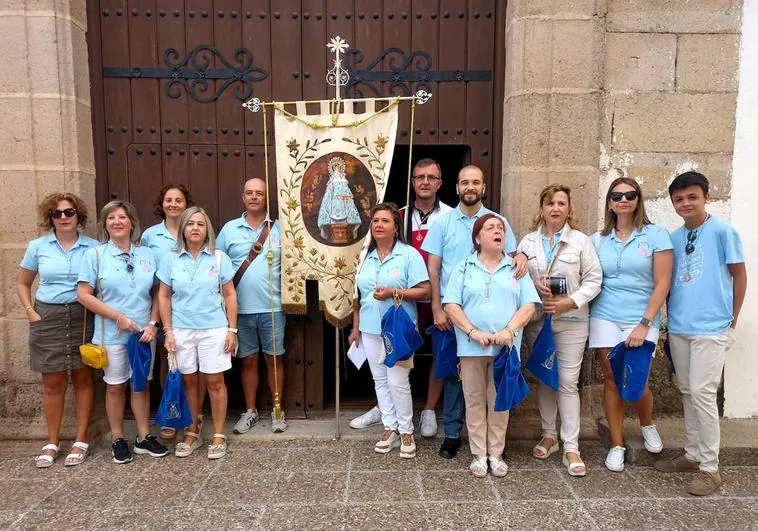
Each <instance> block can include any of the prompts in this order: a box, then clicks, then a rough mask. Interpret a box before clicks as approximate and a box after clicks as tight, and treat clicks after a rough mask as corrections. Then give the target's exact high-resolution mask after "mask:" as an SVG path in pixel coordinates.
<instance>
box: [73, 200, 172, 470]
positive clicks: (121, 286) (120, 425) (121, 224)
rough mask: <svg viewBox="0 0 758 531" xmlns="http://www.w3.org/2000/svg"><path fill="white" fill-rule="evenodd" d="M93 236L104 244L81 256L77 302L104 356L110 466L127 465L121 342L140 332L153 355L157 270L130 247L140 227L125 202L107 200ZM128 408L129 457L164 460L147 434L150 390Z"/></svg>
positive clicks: (136, 395) (125, 369) (126, 371)
mask: <svg viewBox="0 0 758 531" xmlns="http://www.w3.org/2000/svg"><path fill="white" fill-rule="evenodd" d="M97 232H98V238H99V239H100V241H102V242H105V243H104V244H103V245H100V246H98V247H95V248H94V249H91V250H89V251H88V252H87V254H86V255H85V256H84V262H83V264H82V267H81V270H80V271H79V288H78V292H79V301H80V302H81V303H82V304H83V305H84V306H86V307H87V309H88V310H90V311H92V312H93V313H95V314H96V315H97V317H96V319H95V333H94V336H93V342H94V343H96V344H102V345H104V346H105V349H106V351H107V353H108V365H106V366H105V367H104V368H103V381H105V383H106V384H107V390H106V394H105V412H106V414H107V416H108V422H109V424H110V428H111V438H112V441H113V444H112V446H111V454H112V456H113V461H114V462H115V463H119V464H123V463H128V462H130V461H131V460H132V453H131V451H130V450H129V444H128V443H127V441H126V436H125V432H124V408H125V405H126V386H127V384H128V383H129V380H130V378H131V376H132V370H131V367H130V365H129V355H128V352H127V343H128V341H129V336H131V335H132V333H134V332H140V333H141V336H140V338H139V341H140V342H142V343H150V347H151V350H152V351H153V354H155V336H156V333H157V330H156V327H155V324H156V322H157V320H158V288H157V286H156V283H155V274H156V271H157V269H158V267H157V264H156V263H155V257H154V256H153V253H152V251H150V249H148V248H147V247H137V246H135V244H136V243H137V242H139V236H140V228H139V221H138V220H137V211H136V209H135V208H134V206H133V205H132V204H131V203H127V202H125V201H111V202H110V203H108V204H107V205H105V206H104V207H103V209H102V210H101V211H100V219H99V220H98V223H97ZM151 368H152V362H151ZM151 372H152V371H151ZM149 378H150V377H149V376H148V379H149ZM130 405H131V408H132V412H133V413H134V419H135V420H136V422H137V439H136V441H135V442H134V453H136V454H147V455H150V456H152V457H163V456H165V455H167V454H168V449H167V448H166V447H165V446H163V445H162V444H161V443H160V442H159V441H158V439H157V437H155V435H152V434H151V433H150V386H149V385H147V386H145V389H144V391H141V392H135V391H134V389H132V393H131V400H130Z"/></svg>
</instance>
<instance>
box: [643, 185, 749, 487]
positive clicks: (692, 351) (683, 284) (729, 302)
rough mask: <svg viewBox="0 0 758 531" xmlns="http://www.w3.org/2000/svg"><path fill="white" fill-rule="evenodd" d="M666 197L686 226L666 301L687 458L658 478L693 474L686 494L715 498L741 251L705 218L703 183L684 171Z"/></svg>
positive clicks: (661, 465)
mask: <svg viewBox="0 0 758 531" xmlns="http://www.w3.org/2000/svg"><path fill="white" fill-rule="evenodd" d="M669 195H670V196H671V202H672V203H673V204H674V209H675V210H676V213H677V214H679V216H681V218H682V219H683V220H684V225H683V226H682V227H679V228H678V229H676V230H675V231H674V232H672V233H671V240H672V242H673V245H674V271H673V275H672V282H671V292H670V294H669V300H668V330H669V344H670V346H671V357H672V360H673V363H674V369H675V370H676V379H677V383H678V385H679V390H680V391H681V393H682V402H683V405H684V424H685V431H686V435H687V444H686V446H685V448H684V454H683V455H680V456H678V457H676V458H674V459H670V460H661V461H658V462H657V463H656V464H655V468H656V469H657V470H659V471H661V472H687V471H691V472H698V474H697V475H696V476H695V478H694V479H693V480H692V481H691V482H690V484H689V487H688V491H689V493H690V494H693V495H696V496H706V495H708V494H711V493H713V492H714V491H715V490H716V489H717V488H718V487H719V486H720V485H721V483H722V482H723V480H722V479H721V475H720V474H719V471H718V466H719V460H718V456H719V442H720V431H719V413H718V408H717V406H716V392H717V391H718V387H719V384H720V383H721V375H722V373H723V370H724V362H725V360H726V354H727V351H728V350H729V348H730V347H731V346H732V344H733V343H734V340H735V328H736V326H737V317H738V316H739V313H740V308H741V307H742V302H743V301H744V299H745V291H746V289H747V271H746V269H745V257H744V253H743V250H742V243H741V241H740V237H739V235H738V234H737V231H735V230H734V228H733V227H732V226H731V225H729V224H728V223H727V222H725V221H723V220H721V219H719V218H717V217H715V216H712V215H711V214H709V213H708V212H706V209H705V207H706V202H707V201H708V179H706V178H705V176H704V175H702V174H700V173H698V172H694V171H689V172H686V173H683V174H681V175H679V176H677V177H676V179H674V181H673V182H672V183H671V185H670V186H669Z"/></svg>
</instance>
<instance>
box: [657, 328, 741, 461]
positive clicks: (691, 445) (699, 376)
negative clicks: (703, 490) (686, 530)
mask: <svg viewBox="0 0 758 531" xmlns="http://www.w3.org/2000/svg"><path fill="white" fill-rule="evenodd" d="M732 334H733V332H731V331H730V330H727V331H726V332H724V333H723V334H718V335H713V336H680V335H677V334H669V345H670V346H671V359H672V361H673V362H674V370H676V382H677V384H678V385H679V391H680V392H681V393H682V404H683V406H684V429H685V432H686V435H687V445H686V446H685V447H684V451H685V452H686V456H687V459H689V460H691V461H697V462H698V463H700V470H702V471H704V472H716V471H718V469H719V444H720V442H721V431H720V426H719V411H718V407H717V405H716V392H717V391H718V388H719V384H720V383H721V375H722V373H723V371H724V362H725V361H726V352H727V350H729V347H731V346H732V341H733V335H732Z"/></svg>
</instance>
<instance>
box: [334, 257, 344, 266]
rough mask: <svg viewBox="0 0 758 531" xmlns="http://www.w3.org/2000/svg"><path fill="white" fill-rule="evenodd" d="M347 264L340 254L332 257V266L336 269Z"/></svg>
mask: <svg viewBox="0 0 758 531" xmlns="http://www.w3.org/2000/svg"><path fill="white" fill-rule="evenodd" d="M346 266H347V264H346V263H345V259H344V258H342V257H341V256H337V257H335V258H334V267H335V268H337V269H342V268H343V267H346Z"/></svg>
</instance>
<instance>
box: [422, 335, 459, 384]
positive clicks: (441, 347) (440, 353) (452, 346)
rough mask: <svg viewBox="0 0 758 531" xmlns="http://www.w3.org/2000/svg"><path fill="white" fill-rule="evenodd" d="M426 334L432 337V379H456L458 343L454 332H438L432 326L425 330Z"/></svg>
mask: <svg viewBox="0 0 758 531" xmlns="http://www.w3.org/2000/svg"><path fill="white" fill-rule="evenodd" d="M426 333H427V334H429V335H430V336H431V337H432V351H434V377H435V378H437V379H438V380H445V379H447V378H455V379H456V380H457V379H458V343H457V342H456V340H455V332H453V331H452V330H440V329H439V328H437V327H436V326H434V325H432V326H430V327H429V328H427V329H426Z"/></svg>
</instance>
